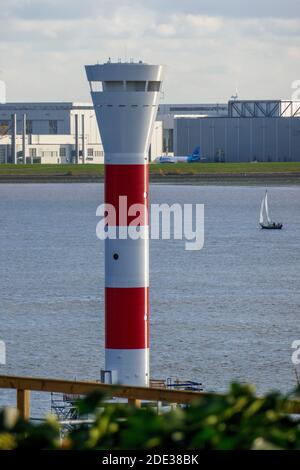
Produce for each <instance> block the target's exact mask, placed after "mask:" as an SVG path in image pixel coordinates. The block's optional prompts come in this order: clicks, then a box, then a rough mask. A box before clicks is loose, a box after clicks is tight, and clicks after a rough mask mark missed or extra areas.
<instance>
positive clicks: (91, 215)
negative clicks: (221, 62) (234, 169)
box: [0, 184, 300, 415]
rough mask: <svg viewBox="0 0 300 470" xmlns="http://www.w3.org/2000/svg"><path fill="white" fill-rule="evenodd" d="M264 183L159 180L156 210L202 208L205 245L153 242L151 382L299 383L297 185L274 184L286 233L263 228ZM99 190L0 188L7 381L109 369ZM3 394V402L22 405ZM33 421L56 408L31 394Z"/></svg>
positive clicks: (1, 317) (275, 207) (275, 211)
mask: <svg viewBox="0 0 300 470" xmlns="http://www.w3.org/2000/svg"><path fill="white" fill-rule="evenodd" d="M263 194H264V188H262V187H259V186H257V187H256V186H251V187H247V186H241V187H239V186H189V185H186V186H180V185H174V186H172V185H152V186H151V191H150V196H151V202H153V203H169V204H173V203H175V202H177V203H182V204H184V203H198V204H204V205H205V244H204V248H203V249H202V250H201V251H186V250H185V249H184V248H185V246H184V241H178V240H175V241H174V240H170V241H166V240H153V241H151V256H150V279H151V376H152V377H153V378H159V379H160V378H167V377H173V378H180V379H194V380H197V381H200V382H202V383H203V385H204V388H205V389H206V390H215V391H222V390H225V389H226V387H227V386H228V384H229V383H230V382H231V381H232V380H239V381H242V382H251V383H254V384H256V386H257V389H258V391H259V392H260V393H263V392H266V391H268V390H271V389H279V390H282V391H288V390H291V389H292V388H293V387H295V386H296V374H295V366H293V364H292V362H291V355H292V349H291V345H292V342H293V341H294V340H297V339H300V331H299V317H300V288H299V287H300V187H296V186H289V187H272V188H270V191H269V197H270V205H271V215H273V216H274V218H275V219H280V220H282V221H283V222H284V225H285V226H284V230H282V231H262V230H260V229H259V228H258V217H259V209H260V202H261V199H262V196H263ZM102 201H103V185H101V184H32V185H31V184H24V185H23V184H15V185H9V184H7V185H6V184H5V185H0V270H1V271H0V274H1V280H0V340H2V341H5V343H6V350H7V364H6V365H0V374H11V375H27V376H41V377H46V376H48V377H57V378H70V379H73V378H77V379H98V378H99V376H100V369H101V367H102V366H103V365H104V354H103V344H104V325H103V319H104V315H103V285H104V275H103V271H104V259H103V242H101V241H99V240H97V238H96V234H95V228H96V224H97V222H98V220H99V219H97V217H96V208H97V206H98V204H99V203H101V202H102ZM299 372H300V370H298V373H299ZM14 399H15V397H14V394H13V393H12V392H10V391H3V390H0V406H1V405H3V404H7V403H13V402H14ZM32 406H33V408H32V409H33V414H34V415H40V414H41V413H44V411H45V410H47V409H49V406H50V398H49V396H48V395H45V394H44V395H41V394H33V404H32Z"/></svg>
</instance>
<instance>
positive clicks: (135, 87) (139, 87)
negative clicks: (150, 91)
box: [126, 81, 146, 91]
mask: <svg viewBox="0 0 300 470" xmlns="http://www.w3.org/2000/svg"><path fill="white" fill-rule="evenodd" d="M126 90H127V91H145V90H146V82H140V81H127V82H126Z"/></svg>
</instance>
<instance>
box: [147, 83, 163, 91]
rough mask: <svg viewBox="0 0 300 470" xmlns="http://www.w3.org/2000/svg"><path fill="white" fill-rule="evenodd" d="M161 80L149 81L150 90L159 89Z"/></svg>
mask: <svg viewBox="0 0 300 470" xmlns="http://www.w3.org/2000/svg"><path fill="white" fill-rule="evenodd" d="M159 90H160V82H148V91H159Z"/></svg>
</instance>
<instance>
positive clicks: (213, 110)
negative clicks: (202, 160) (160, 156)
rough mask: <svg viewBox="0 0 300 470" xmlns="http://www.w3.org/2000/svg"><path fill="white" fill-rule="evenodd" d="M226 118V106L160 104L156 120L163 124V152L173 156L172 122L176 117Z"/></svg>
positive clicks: (215, 104)
mask: <svg viewBox="0 0 300 470" xmlns="http://www.w3.org/2000/svg"><path fill="white" fill-rule="evenodd" d="M189 116H193V117H197V116H198V117H208V116H209V117H212V116H213V117H220V116H228V104H227V103H226V104H218V103H214V104H208V103H203V104H160V105H159V108H158V113H157V120H158V121H162V123H163V152H164V153H167V154H168V155H172V154H174V122H175V119H176V118H177V117H189Z"/></svg>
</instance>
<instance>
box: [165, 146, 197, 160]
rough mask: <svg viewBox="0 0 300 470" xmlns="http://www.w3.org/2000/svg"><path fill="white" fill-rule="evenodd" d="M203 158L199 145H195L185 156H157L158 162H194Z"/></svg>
mask: <svg viewBox="0 0 300 470" xmlns="http://www.w3.org/2000/svg"><path fill="white" fill-rule="evenodd" d="M201 160H204V158H201V155H200V146H198V147H196V148H195V150H194V151H193V153H192V154H191V155H187V156H186V157H170V156H168V155H164V156H161V157H159V158H158V163H196V162H200V161H201Z"/></svg>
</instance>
